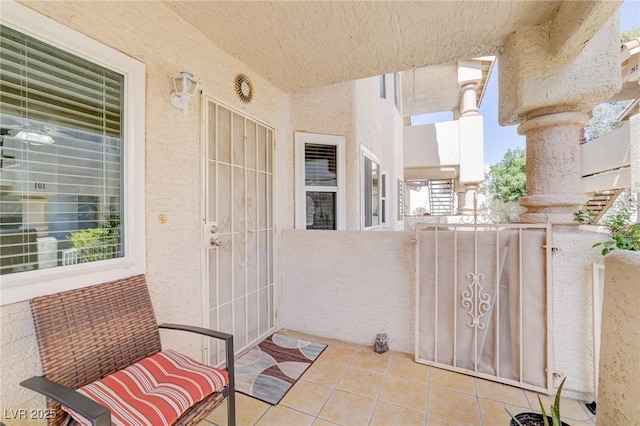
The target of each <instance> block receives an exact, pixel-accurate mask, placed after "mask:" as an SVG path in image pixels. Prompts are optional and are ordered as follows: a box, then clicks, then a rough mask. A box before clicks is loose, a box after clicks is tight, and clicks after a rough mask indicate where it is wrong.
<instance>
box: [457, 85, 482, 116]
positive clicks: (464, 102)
mask: <svg viewBox="0 0 640 426" xmlns="http://www.w3.org/2000/svg"><path fill="white" fill-rule="evenodd" d="M477 88H478V83H477V82H475V81H474V82H470V83H465V84H463V85H462V86H461V87H460V92H461V93H462V95H461V102H460V115H461V116H462V117H468V116H470V115H478V97H477V95H476V89H477Z"/></svg>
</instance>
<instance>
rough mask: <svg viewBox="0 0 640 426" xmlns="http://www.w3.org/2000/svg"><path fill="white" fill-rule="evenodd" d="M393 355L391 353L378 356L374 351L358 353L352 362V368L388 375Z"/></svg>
mask: <svg viewBox="0 0 640 426" xmlns="http://www.w3.org/2000/svg"><path fill="white" fill-rule="evenodd" d="M391 357H392V355H391V353H390V352H389V351H387V352H385V353H383V354H378V353H375V352H374V351H373V349H372V350H370V351H358V352H357V353H356V354H355V355H354V357H353V359H352V360H351V363H350V366H351V367H353V368H360V369H362V370H370V371H375V372H376V373H386V372H387V369H388V368H389V364H390V362H391Z"/></svg>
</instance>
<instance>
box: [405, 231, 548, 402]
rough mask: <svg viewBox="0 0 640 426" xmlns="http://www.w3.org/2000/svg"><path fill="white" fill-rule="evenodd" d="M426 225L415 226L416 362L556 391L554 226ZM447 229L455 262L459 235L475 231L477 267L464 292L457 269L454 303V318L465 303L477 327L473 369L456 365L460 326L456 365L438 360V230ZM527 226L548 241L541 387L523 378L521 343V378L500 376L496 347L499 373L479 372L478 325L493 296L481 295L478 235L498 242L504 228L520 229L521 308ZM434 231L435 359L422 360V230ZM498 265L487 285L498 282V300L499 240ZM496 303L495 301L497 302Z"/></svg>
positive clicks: (520, 334) (526, 386)
mask: <svg viewBox="0 0 640 426" xmlns="http://www.w3.org/2000/svg"><path fill="white" fill-rule="evenodd" d="M424 225H426V226H427V228H426V229H424V230H421V229H420V227H419V226H416V231H415V232H416V238H415V240H416V244H415V259H416V282H415V295H416V299H415V361H416V362H417V363H420V364H425V365H429V366H433V367H438V368H442V369H446V370H451V371H455V372H458V373H463V374H467V375H470V376H474V377H479V378H483V379H487V380H491V381H495V382H498V383H504V384H508V385H512V386H517V387H519V388H522V389H528V390H532V391H536V392H542V393H546V394H551V393H552V391H553V377H552V375H553V373H552V368H551V362H552V325H553V322H552V308H551V307H552V259H551V257H552V245H553V244H552V227H551V225H549V224H478V223H475V224H442V223H428V224H424ZM443 228H444V229H445V230H447V231H453V235H454V237H453V238H454V253H455V255H454V265H457V264H458V258H457V255H458V235H459V233H460V232H473V233H474V238H473V240H474V248H473V250H474V258H475V259H474V267H475V270H474V271H469V272H468V273H467V274H466V277H465V278H466V279H471V284H469V285H466V284H467V283H465V287H466V288H467V290H464V291H461V290H460V288H459V282H458V273H457V270H456V271H455V272H454V283H453V285H454V292H455V295H456V299H460V300H458V302H457V303H456V304H455V305H454V308H453V309H454V319H455V318H456V316H457V311H458V309H459V307H458V304H460V305H461V306H462V308H465V309H467V310H469V315H470V317H471V319H470V320H469V322H470V324H467V325H468V326H469V327H472V326H476V328H475V329H474V332H473V334H474V342H473V344H474V356H475V359H474V369H468V368H462V367H459V366H457V365H456V364H457V363H456V355H457V347H456V345H457V339H456V337H457V336H456V333H457V326H456V327H454V330H453V333H454V338H453V346H454V348H453V363H452V364H453V365H450V364H445V363H442V362H439V361H438V351H437V347H438V346H437V345H438V327H437V324H438V303H437V300H438V299H437V295H438V290H439V288H440V287H441V286H442V283H440V282H439V281H438V254H439V252H438V237H437V233H438V232H442V229H443ZM528 229H541V230H545V231H546V232H545V238H544V240H545V242H544V245H543V247H542V248H544V249H545V254H544V259H545V263H546V265H544V268H545V274H544V280H545V296H544V299H545V303H546V306H545V311H546V315H545V318H544V320H545V331H546V332H545V344H546V357H545V360H544V364H545V372H544V373H545V377H546V387H540V386H536V385H533V384H530V383H526V382H524V381H523V365H522V364H523V362H522V353H523V349H522V345H521V344H520V345H519V346H520V347H519V353H518V364H519V365H518V371H519V374H518V377H519V380H512V379H509V378H505V377H500V376H499V374H500V352H499V350H496V353H495V354H496V356H495V359H494V361H495V370H496V374H495V375H492V374H486V373H483V372H480V371H478V369H477V368H478V346H477V339H478V328H477V326H478V325H479V321H480V320H481V317H482V316H483V315H484V313H485V312H487V309H488V305H489V303H490V295H489V294H487V293H484V294H482V290H483V289H484V287H483V286H482V284H481V282H480V281H481V279H483V278H484V274H483V273H482V272H481V271H479V270H478V234H479V233H480V232H487V231H490V232H495V234H496V241H499V238H500V231H501V230H517V232H518V237H519V238H518V257H519V258H518V271H519V282H518V293H519V304H518V305H519V307H522V288H523V279H522V262H523V250H522V235H523V231H526V230H528ZM425 231H427V232H435V250H434V251H435V259H434V274H435V295H436V303H434V306H435V309H434V311H435V312H434V313H433V315H434V323H435V334H434V345H435V346H434V347H435V350H434V356H435V359H434V360H428V359H423V358H421V357H420V353H419V352H420V351H419V348H420V332H419V330H420V320H421V316H422V315H424V314H425V313H421V312H420V300H421V299H420V283H421V276H420V238H419V237H420V234H419V233H420V232H425ZM503 255H504V253H503ZM495 259H496V262H495V263H496V265H495V268H496V269H495V271H496V282H495V283H491V284H488V285H495V292H496V293H495V294H496V298H495V299H496V300H499V297H500V275H501V274H500V271H499V269H500V263H501V262H500V261H499V259H500V247H499V244H497V243H496V257H495ZM494 303H495V302H494ZM496 305H497V311H496V315H497V319H496V321H495V323H496V327H495V329H496V330H495V331H496V342H497V343H496V348H499V339H500V335H499V333H498V328H499V327H498V326H499V316H500V306H499V304H496ZM518 316H519V321H518V335H519V339H520V340H519V342H522V330H523V324H522V316H523V310H522V309H518ZM480 328H483V327H480Z"/></svg>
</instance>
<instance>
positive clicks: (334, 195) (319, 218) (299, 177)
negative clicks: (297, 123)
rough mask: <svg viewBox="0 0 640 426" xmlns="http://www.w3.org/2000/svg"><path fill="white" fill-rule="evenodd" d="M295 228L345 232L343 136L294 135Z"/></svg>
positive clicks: (303, 133)
mask: <svg viewBox="0 0 640 426" xmlns="http://www.w3.org/2000/svg"><path fill="white" fill-rule="evenodd" d="M295 143H296V182H295V187H296V211H295V223H296V229H329V230H344V229H346V180H345V176H346V157H345V138H344V137H343V136H334V135H322V134H316V133H305V132H295Z"/></svg>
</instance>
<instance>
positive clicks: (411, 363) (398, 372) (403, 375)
mask: <svg viewBox="0 0 640 426" xmlns="http://www.w3.org/2000/svg"><path fill="white" fill-rule="evenodd" d="M429 370H430V367H429V366H427V365H423V364H418V363H417V362H415V360H414V356H413V355H412V354H408V353H404V352H394V353H393V357H392V358H391V365H390V366H389V374H391V375H392V376H394V377H397V378H399V379H405V380H411V381H414V382H419V383H428V380H429Z"/></svg>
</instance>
